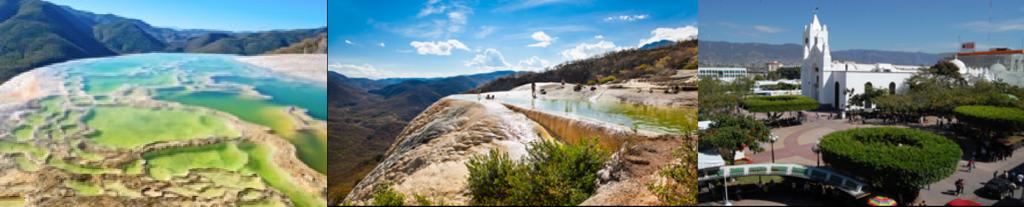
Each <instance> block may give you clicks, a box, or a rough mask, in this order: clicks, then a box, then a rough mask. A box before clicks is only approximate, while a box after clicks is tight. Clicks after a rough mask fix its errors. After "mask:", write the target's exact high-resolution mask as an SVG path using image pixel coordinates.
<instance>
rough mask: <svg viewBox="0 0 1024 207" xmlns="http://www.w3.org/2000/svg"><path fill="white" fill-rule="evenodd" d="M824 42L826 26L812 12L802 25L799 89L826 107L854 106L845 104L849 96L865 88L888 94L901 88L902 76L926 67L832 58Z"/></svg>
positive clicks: (912, 73) (841, 107)
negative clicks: (809, 20)
mask: <svg viewBox="0 0 1024 207" xmlns="http://www.w3.org/2000/svg"><path fill="white" fill-rule="evenodd" d="M828 41H829V39H828V26H826V25H822V24H821V22H819V20H818V15H817V14H815V15H814V17H813V19H811V23H810V24H808V25H805V26H804V39H803V49H804V54H803V61H802V65H801V69H800V88H801V94H802V95H804V96H807V97H810V98H813V99H815V100H817V101H818V102H819V103H821V104H822V105H824V106H825V107H827V108H833V109H837V110H844V109H848V108H851V107H852V108H856V106H851V105H850V104H849V102H848V101H849V99H850V97H852V96H853V95H856V94H860V93H863V92H864V90H865V88H867V87H871V88H875V89H885V90H889V91H890V92H891V93H896V92H900V91H905V90H906V89H907V87H908V85H907V84H906V83H905V81H906V79H907V78H909V77H910V76H912V75H914V74H915V73H917V72H918V71H920V70H921V69H923V68H925V67H927V66H915V65H893V64H887V63H876V64H859V63H855V62H848V61H833V60H832V54H831V51H830V49H829V43H828ZM865 107H867V108H871V106H865Z"/></svg>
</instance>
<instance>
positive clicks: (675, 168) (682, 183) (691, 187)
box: [648, 142, 697, 206]
mask: <svg viewBox="0 0 1024 207" xmlns="http://www.w3.org/2000/svg"><path fill="white" fill-rule="evenodd" d="M689 143H690V142H684V144H683V146H681V147H679V148H678V149H676V150H675V151H674V152H673V153H672V154H673V155H674V156H675V158H677V159H678V160H679V163H676V164H674V165H671V166H669V167H666V168H664V169H662V170H661V172H660V174H661V176H664V177H667V178H669V179H670V180H671V182H667V183H665V184H660V185H651V186H648V189H650V190H651V192H654V195H657V196H658V200H661V204H662V205H669V206H692V205H696V204H697V166H696V164H697V151H696V150H694V149H693V147H691V146H693V145H691V144H689Z"/></svg>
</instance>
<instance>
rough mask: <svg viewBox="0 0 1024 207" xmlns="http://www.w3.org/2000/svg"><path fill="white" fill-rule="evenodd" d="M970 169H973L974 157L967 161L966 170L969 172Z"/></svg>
mask: <svg viewBox="0 0 1024 207" xmlns="http://www.w3.org/2000/svg"><path fill="white" fill-rule="evenodd" d="M972 170H974V158H973V157H972V158H971V160H968V161H967V172H971V171H972Z"/></svg>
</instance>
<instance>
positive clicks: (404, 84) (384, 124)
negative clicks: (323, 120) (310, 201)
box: [327, 71, 520, 203]
mask: <svg viewBox="0 0 1024 207" xmlns="http://www.w3.org/2000/svg"><path fill="white" fill-rule="evenodd" d="M519 73H520V72H515V71H496V72H490V73H482V74H473V75H462V76H454V77H444V78H390V79H380V80H371V79H366V78H350V77H346V76H345V75H342V74H339V73H336V72H334V71H328V79H327V102H328V106H327V107H328V112H329V113H330V114H331V116H330V117H328V119H327V128H328V129H327V130H328V133H327V136H328V140H329V141H328V145H329V146H328V149H330V150H331V152H330V153H328V157H327V159H328V164H329V165H328V171H327V178H328V180H330V181H331V182H330V183H329V184H328V200H329V201H331V203H335V202H338V201H340V200H341V199H344V197H345V195H347V194H348V192H349V191H350V190H351V189H352V188H353V187H354V186H355V185H356V184H357V183H358V182H359V180H360V179H362V177H364V176H365V175H366V173H369V172H370V171H371V170H373V168H374V167H375V166H377V163H378V162H380V160H381V159H383V155H384V153H385V152H386V151H387V149H388V147H389V146H391V143H392V142H394V140H395V138H396V137H397V136H398V134H399V133H401V132H402V130H403V129H404V128H405V126H406V125H407V124H408V122H409V121H410V120H412V119H413V118H415V117H416V116H417V115H419V114H420V113H421V112H422V111H423V110H424V109H426V108H427V107H428V106H430V105H431V104H433V103H434V102H436V101H437V100H439V99H441V98H443V97H445V96H448V95H451V94H456V93H461V92H465V91H469V90H470V89H473V88H475V87H477V86H479V85H482V84H484V83H487V82H489V81H492V80H494V79H497V78H500V77H505V76H513V75H516V74H519Z"/></svg>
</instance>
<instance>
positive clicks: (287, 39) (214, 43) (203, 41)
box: [182, 28, 327, 55]
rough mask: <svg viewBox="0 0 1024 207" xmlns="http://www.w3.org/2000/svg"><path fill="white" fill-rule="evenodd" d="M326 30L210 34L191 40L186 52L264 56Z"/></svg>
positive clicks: (185, 49) (187, 44)
mask: <svg viewBox="0 0 1024 207" xmlns="http://www.w3.org/2000/svg"><path fill="white" fill-rule="evenodd" d="M326 31H327V29H326V28H318V29H297V30H281V31H268V32H257V33H238V34H230V33H208V34H204V35H200V36H197V37H194V38H191V39H189V40H188V41H186V43H185V48H182V50H183V51H184V52H197V53H232V54H243V55H254V54H262V53H266V52H268V51H271V50H275V49H278V48H282V47H287V46H289V45H291V44H293V43H296V42H299V41H302V40H303V39H307V38H310V37H314V36H317V35H320V34H322V33H325V32H326Z"/></svg>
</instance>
